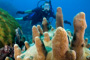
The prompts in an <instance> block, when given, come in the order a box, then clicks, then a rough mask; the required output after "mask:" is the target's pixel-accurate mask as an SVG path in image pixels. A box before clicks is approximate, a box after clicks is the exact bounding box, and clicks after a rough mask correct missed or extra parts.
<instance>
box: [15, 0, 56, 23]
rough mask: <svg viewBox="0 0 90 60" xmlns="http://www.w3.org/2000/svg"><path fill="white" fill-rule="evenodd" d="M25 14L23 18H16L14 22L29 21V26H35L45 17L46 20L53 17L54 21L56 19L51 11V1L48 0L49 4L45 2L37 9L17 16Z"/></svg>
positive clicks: (20, 12) (21, 12)
mask: <svg viewBox="0 0 90 60" xmlns="http://www.w3.org/2000/svg"><path fill="white" fill-rule="evenodd" d="M41 1H45V0H41ZM39 2H40V1H39ZM38 4H39V3H38ZM26 13H27V14H28V15H26V16H25V17H21V18H16V20H31V25H35V24H37V23H38V22H42V19H43V17H46V18H47V20H48V19H49V18H50V17H53V18H54V19H55V17H56V15H55V14H54V11H53V9H52V5H51V0H49V2H47V1H45V3H44V4H43V5H41V6H40V7H37V8H35V9H33V10H27V11H18V12H17V14H26Z"/></svg>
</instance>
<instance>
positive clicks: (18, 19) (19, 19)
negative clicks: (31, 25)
mask: <svg viewBox="0 0 90 60" xmlns="http://www.w3.org/2000/svg"><path fill="white" fill-rule="evenodd" d="M15 20H23V17H21V18H15Z"/></svg>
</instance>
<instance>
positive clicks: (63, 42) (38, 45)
mask: <svg viewBox="0 0 90 60" xmlns="http://www.w3.org/2000/svg"><path fill="white" fill-rule="evenodd" d="M58 9H61V8H58ZM57 11H58V10H57ZM59 13H61V11H60V12H59ZM61 15H62V13H61ZM61 15H60V16H58V17H56V18H58V19H61V18H62V16H61ZM60 17H61V18H60ZM45 20H46V19H45ZM61 20H63V19H61ZM45 24H46V23H45ZM58 24H59V23H57V29H56V30H48V29H47V25H44V26H45V28H46V30H47V32H44V36H43V35H42V36H40V31H39V29H38V28H37V27H36V26H33V28H32V33H33V39H34V42H35V44H34V45H33V46H30V47H29V48H28V49H27V50H26V52H24V53H22V54H21V53H20V54H17V52H18V51H20V50H18V51H17V50H16V48H15V54H16V55H17V56H18V57H20V58H21V60H89V59H90V50H89V49H87V48H86V47H85V46H84V43H86V44H87V41H86V42H85V41H84V38H83V37H84V31H85V29H86V27H87V25H86V21H85V14H84V13H83V12H81V13H79V14H78V15H76V17H75V18H74V36H73V40H72V42H71V43H70V44H71V46H69V42H68V41H69V40H68V38H67V35H69V34H67V33H68V32H66V31H65V29H64V28H63V27H62V26H63V24H61V25H60V24H59V25H58ZM59 26H61V27H59ZM45 28H44V29H43V30H45ZM46 30H45V31H46ZM69 33H70V32H69ZM26 46H29V45H26ZM16 47H17V46H16ZM72 49H73V50H72ZM17 56H15V57H17ZM27 57H28V58H27Z"/></svg>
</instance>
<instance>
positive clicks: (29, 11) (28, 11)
mask: <svg viewBox="0 0 90 60" xmlns="http://www.w3.org/2000/svg"><path fill="white" fill-rule="evenodd" d="M31 12H32V10H27V11H24V13H31Z"/></svg>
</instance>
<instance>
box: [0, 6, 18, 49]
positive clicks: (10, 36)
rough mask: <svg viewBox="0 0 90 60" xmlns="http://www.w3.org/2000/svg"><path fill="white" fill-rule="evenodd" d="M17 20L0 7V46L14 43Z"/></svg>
mask: <svg viewBox="0 0 90 60" xmlns="http://www.w3.org/2000/svg"><path fill="white" fill-rule="evenodd" d="M17 27H20V26H19V24H18V22H17V21H16V20H15V19H14V18H13V17H12V16H11V15H10V14H8V12H6V11H5V10H3V9H1V8H0V48H1V47H4V46H5V45H10V46H12V44H13V43H14V37H15V29H16V28H17Z"/></svg>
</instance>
